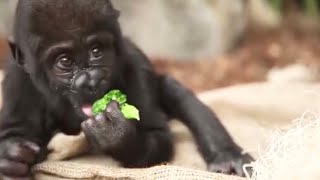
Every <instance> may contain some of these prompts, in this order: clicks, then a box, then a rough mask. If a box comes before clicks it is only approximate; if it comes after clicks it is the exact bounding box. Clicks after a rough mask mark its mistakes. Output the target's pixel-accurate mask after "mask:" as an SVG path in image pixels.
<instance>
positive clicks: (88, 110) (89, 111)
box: [81, 105, 93, 117]
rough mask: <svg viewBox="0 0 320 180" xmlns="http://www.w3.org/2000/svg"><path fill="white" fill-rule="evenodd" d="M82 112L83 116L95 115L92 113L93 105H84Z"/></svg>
mask: <svg viewBox="0 0 320 180" xmlns="http://www.w3.org/2000/svg"><path fill="white" fill-rule="evenodd" d="M81 111H82V113H83V114H85V115H86V116H88V117H92V116H93V113H92V106H91V105H83V106H82V107H81Z"/></svg>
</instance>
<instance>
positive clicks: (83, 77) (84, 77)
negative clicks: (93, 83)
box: [74, 73, 89, 88]
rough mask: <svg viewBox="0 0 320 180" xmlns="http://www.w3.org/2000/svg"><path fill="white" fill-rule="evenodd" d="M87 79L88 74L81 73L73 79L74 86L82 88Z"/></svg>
mask: <svg viewBox="0 0 320 180" xmlns="http://www.w3.org/2000/svg"><path fill="white" fill-rule="evenodd" d="M88 81H89V75H88V74H87V73H83V74H81V75H79V76H78V77H77V78H76V79H75V81H74V86H75V87H76V88H82V87H83V86H84V85H85V84H86V83H87V82H88Z"/></svg>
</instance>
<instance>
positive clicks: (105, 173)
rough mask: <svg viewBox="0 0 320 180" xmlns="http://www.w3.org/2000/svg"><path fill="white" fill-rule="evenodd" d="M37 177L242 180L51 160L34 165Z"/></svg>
mask: <svg viewBox="0 0 320 180" xmlns="http://www.w3.org/2000/svg"><path fill="white" fill-rule="evenodd" d="M35 169H36V170H37V171H38V173H40V174H38V176H37V178H38V179H40V178H41V177H42V179H46V178H45V177H48V176H44V175H41V172H44V173H46V174H48V173H49V174H52V175H56V176H57V177H56V178H55V179H59V177H58V176H62V177H64V178H68V179H134V180H149V179H157V180H170V179H172V180H243V178H240V177H233V176H226V175H222V174H214V173H209V172H205V171H200V170H194V169H190V168H183V167H177V166H170V165H163V166H156V167H152V168H145V169H123V168H106V167H103V166H94V165H88V164H79V163H70V162H51V163H45V164H42V165H39V166H36V167H35Z"/></svg>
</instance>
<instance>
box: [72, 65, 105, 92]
mask: <svg viewBox="0 0 320 180" xmlns="http://www.w3.org/2000/svg"><path fill="white" fill-rule="evenodd" d="M102 79H103V72H100V71H99V70H90V71H85V72H82V73H80V74H79V75H78V76H77V77H76V78H75V80H74V84H73V87H74V88H75V89H77V90H78V91H79V90H80V91H84V92H86V93H89V92H93V91H96V90H97V88H98V86H99V85H100V83H101V81H102Z"/></svg>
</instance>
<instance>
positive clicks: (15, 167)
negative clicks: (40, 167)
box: [0, 159, 29, 176]
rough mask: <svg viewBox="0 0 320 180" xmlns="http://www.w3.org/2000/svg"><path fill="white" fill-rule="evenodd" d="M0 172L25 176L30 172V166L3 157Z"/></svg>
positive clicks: (0, 162)
mask: <svg viewBox="0 0 320 180" xmlns="http://www.w3.org/2000/svg"><path fill="white" fill-rule="evenodd" d="M0 172H1V174H5V175H13V176H24V175H27V174H28V173H29V167H28V165H27V164H23V163H19V162H14V161H9V160H6V159H1V160H0Z"/></svg>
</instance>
